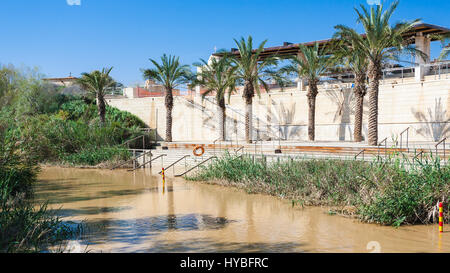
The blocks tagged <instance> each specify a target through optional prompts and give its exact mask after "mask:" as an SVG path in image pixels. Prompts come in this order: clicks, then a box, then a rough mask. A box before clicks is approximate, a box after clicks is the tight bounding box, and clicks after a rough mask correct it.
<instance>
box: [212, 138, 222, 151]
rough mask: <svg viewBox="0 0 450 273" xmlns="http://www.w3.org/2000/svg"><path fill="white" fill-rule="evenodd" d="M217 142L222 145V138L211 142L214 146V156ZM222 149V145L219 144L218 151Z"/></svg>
mask: <svg viewBox="0 0 450 273" xmlns="http://www.w3.org/2000/svg"><path fill="white" fill-rule="evenodd" d="M217 141H220V142H219V143H222V142H221V141H222V138H221V137H219V138H218V139H216V140H214V141H213V145H214V155H216V142H217ZM221 149H222V144H220V147H219V151H220V150H221Z"/></svg>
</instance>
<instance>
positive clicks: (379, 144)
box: [378, 138, 388, 157]
mask: <svg viewBox="0 0 450 273" xmlns="http://www.w3.org/2000/svg"><path fill="white" fill-rule="evenodd" d="M387 139H388V138H385V139H383V140H382V141H381V142H380V143H378V157H380V146H381V145H382V144H383V143H384V156H385V157H386V156H387Z"/></svg>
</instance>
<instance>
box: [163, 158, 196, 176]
mask: <svg viewBox="0 0 450 273" xmlns="http://www.w3.org/2000/svg"><path fill="white" fill-rule="evenodd" d="M188 157H190V155H185V156H183V157H182V158H180V159H178V160H177V161H175V162H173V163H172V164H170V165H169V166H167V167H165V168H164V171H167V170H168V169H170V168H172V167H173V172H174V176H175V168H174V166H175V165H176V164H177V163H178V162H180V161H182V160H183V159H186V158H188ZM184 166H185V171H186V166H187V165H186V161H185V164H184ZM161 173H162V171H160V172H159V173H158V174H161Z"/></svg>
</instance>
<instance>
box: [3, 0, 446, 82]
mask: <svg viewBox="0 0 450 273" xmlns="http://www.w3.org/2000/svg"><path fill="white" fill-rule="evenodd" d="M367 1H368V2H376V1H382V2H383V0H334V1H332V0H320V1H318V0H316V1H312V0H311V1H300V0H228V1H219V0H164V1H153V0H1V3H0V37H1V40H0V64H10V63H11V64H14V65H16V66H19V67H20V66H31V67H34V66H37V67H39V68H40V71H41V72H43V73H45V74H46V75H47V76H49V77H65V76H68V75H69V73H72V74H73V75H75V76H78V75H79V74H80V73H82V72H89V71H91V70H94V69H99V68H102V67H105V66H114V70H113V72H112V76H113V77H114V78H115V79H116V80H118V81H120V82H122V83H124V84H125V85H129V84H134V83H136V82H142V81H143V80H142V75H141V73H140V68H146V67H150V62H149V61H148V59H149V58H159V56H161V55H162V54H163V53H167V54H175V55H178V56H180V59H181V61H182V62H183V63H185V64H192V63H194V62H196V61H198V59H199V58H204V59H207V58H208V57H209V55H210V54H211V53H212V52H214V48H217V49H221V48H226V49H230V48H232V47H234V42H233V38H240V37H241V36H247V35H249V34H250V35H252V36H253V38H254V40H255V41H256V42H261V41H262V40H264V39H268V40H269V41H268V46H276V45H281V44H282V43H283V42H285V41H286V42H293V43H298V42H309V41H314V40H321V39H326V38H330V37H331V36H332V34H333V26H335V25H336V24H345V25H348V26H352V27H356V26H357V25H356V17H355V11H354V9H353V8H354V7H357V6H359V5H360V4H365V5H367ZM384 2H386V1H384ZM387 3H390V2H387ZM449 14H450V1H449V0H403V1H400V6H399V8H398V10H397V12H396V13H395V15H394V20H395V21H399V20H411V19H416V18H420V19H422V20H423V21H424V22H426V23H430V24H436V25H441V26H445V27H448V28H450V16H449ZM395 21H394V22H395ZM394 22H392V23H394ZM438 49H439V44H438V45H435V46H433V55H434V56H435V54H436V52H437V50H438Z"/></svg>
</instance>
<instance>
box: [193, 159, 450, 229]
mask: <svg viewBox="0 0 450 273" xmlns="http://www.w3.org/2000/svg"><path fill="white" fill-rule="evenodd" d="M390 160H391V162H389V164H386V162H363V161H344V160H302V161H287V162H280V163H273V164H265V163H264V162H260V161H258V162H254V161H253V160H252V159H250V158H245V157H244V158H236V157H232V156H225V157H223V158H219V159H218V160H217V161H215V162H214V163H212V164H211V165H209V166H208V167H206V168H203V169H202V170H201V171H200V172H198V173H197V174H195V175H193V176H191V177H188V178H187V179H188V180H191V181H203V182H205V181H208V182H206V183H212V184H220V185H225V186H233V187H238V188H241V189H244V190H245V191H247V192H248V193H263V194H269V195H273V196H277V197H280V198H283V199H288V200H291V201H292V204H293V205H299V206H330V207H336V208H337V209H336V212H339V213H344V214H347V215H350V216H354V217H357V218H358V219H360V220H361V221H364V222H368V223H379V224H382V225H393V226H399V225H405V224H429V223H432V222H434V221H436V219H437V218H436V217H437V212H436V204H437V203H438V202H439V201H443V202H444V204H445V209H444V211H445V215H444V218H445V221H446V222H448V219H449V216H450V214H449V206H448V201H449V196H450V168H449V167H448V166H446V167H441V166H440V165H439V163H437V161H430V162H428V163H426V164H421V165H416V166H414V167H409V169H407V167H406V166H405V165H404V164H402V161H401V160H399V159H390Z"/></svg>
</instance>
